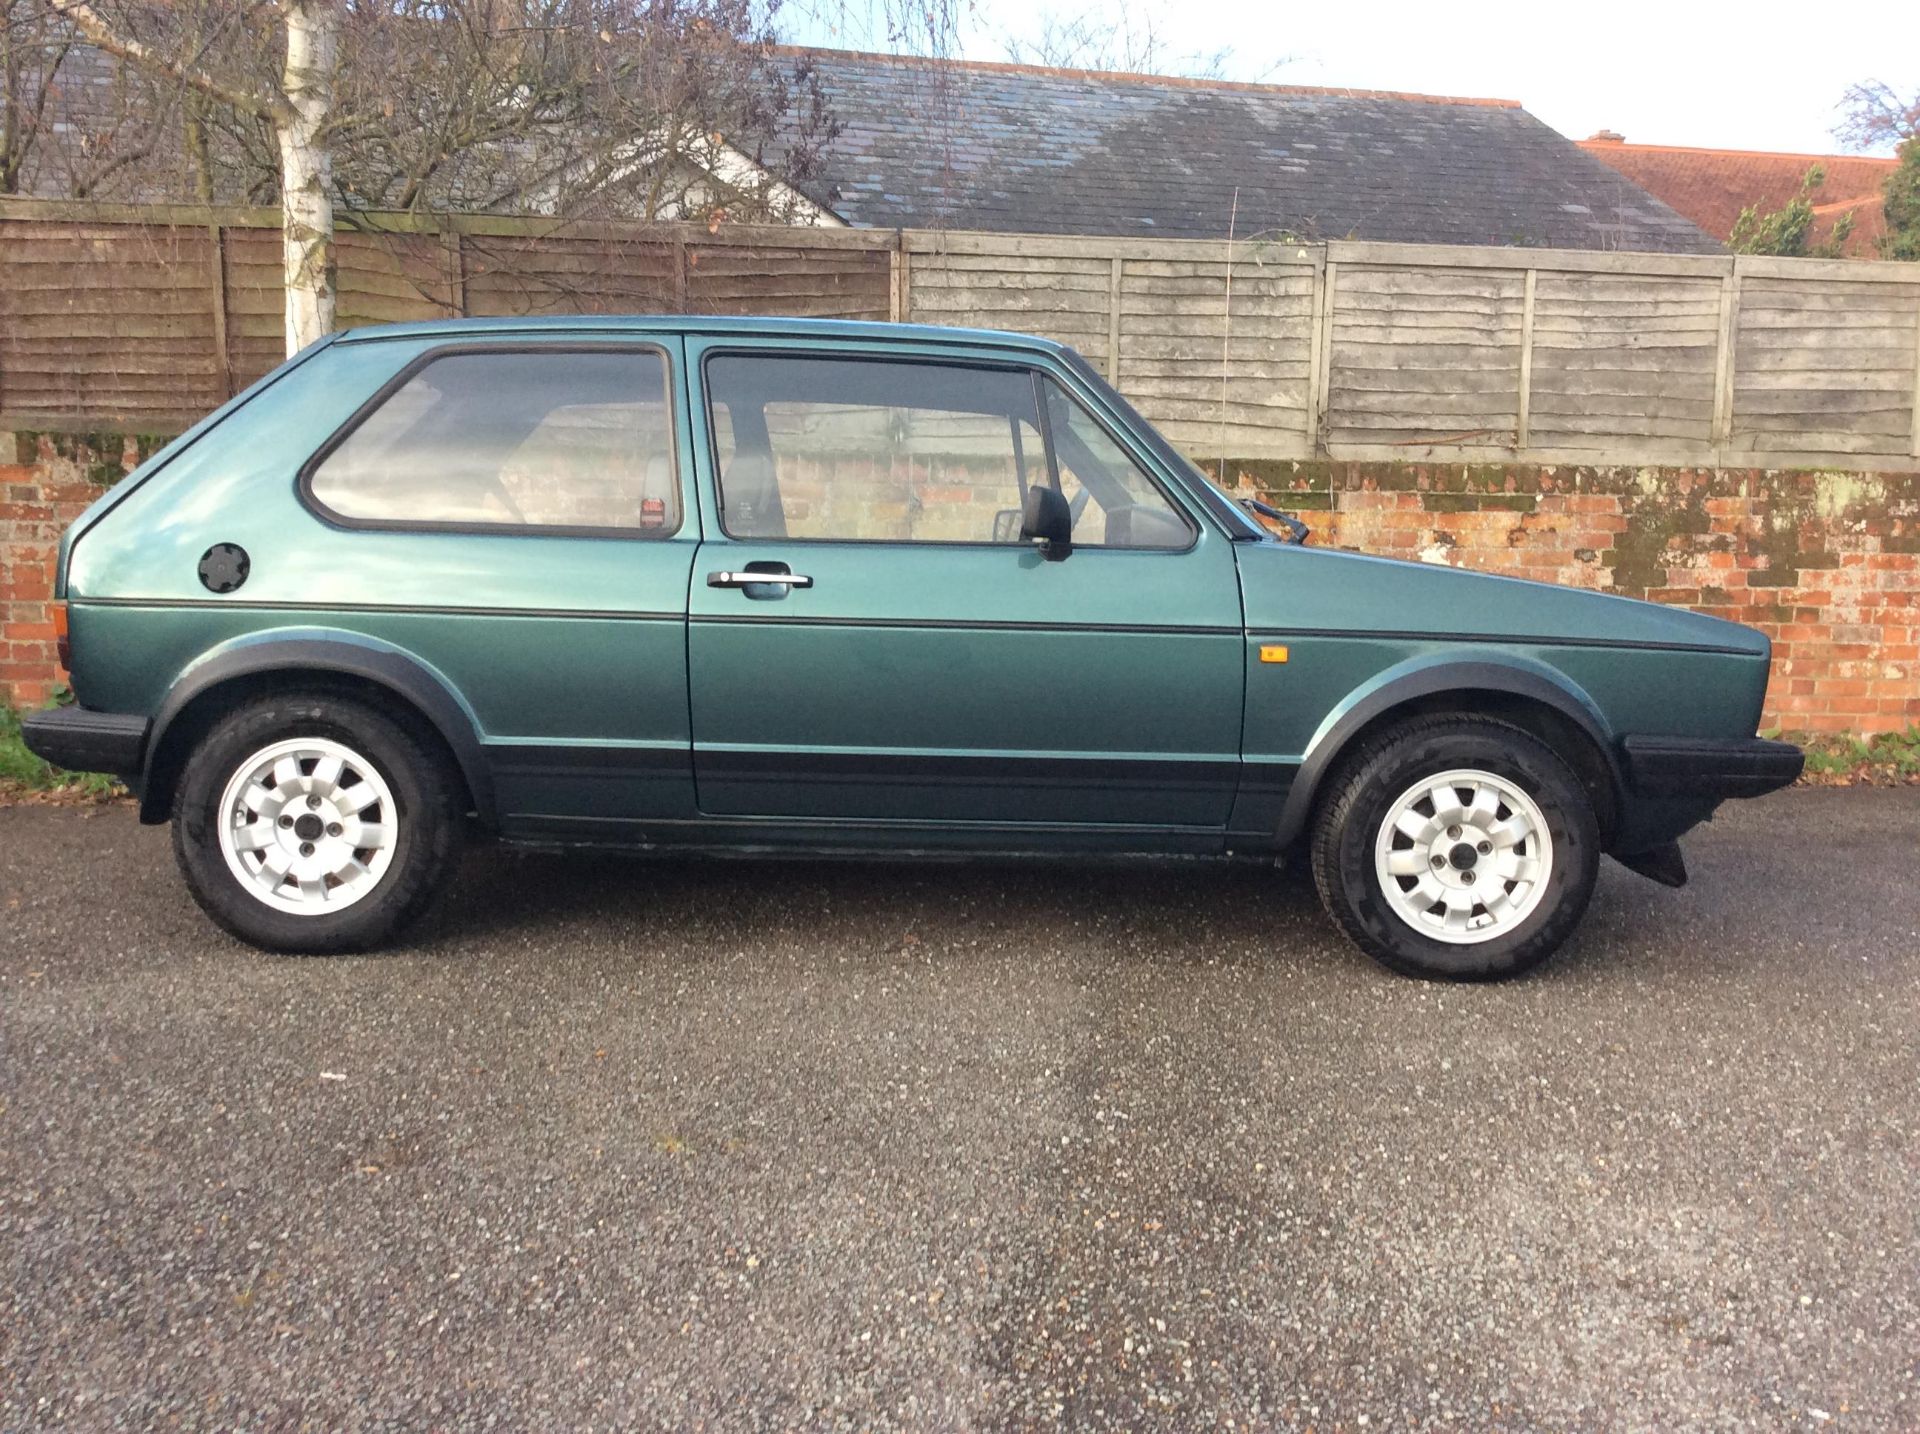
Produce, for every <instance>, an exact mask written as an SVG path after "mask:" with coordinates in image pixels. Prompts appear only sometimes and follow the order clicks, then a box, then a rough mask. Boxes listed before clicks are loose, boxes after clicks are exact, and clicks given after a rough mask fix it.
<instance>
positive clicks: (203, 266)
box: [0, 219, 226, 427]
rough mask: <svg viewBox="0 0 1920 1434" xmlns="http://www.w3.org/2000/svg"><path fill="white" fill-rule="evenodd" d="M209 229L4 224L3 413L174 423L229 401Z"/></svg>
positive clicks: (0, 282) (0, 261) (107, 422)
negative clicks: (217, 337)
mask: <svg viewBox="0 0 1920 1434" xmlns="http://www.w3.org/2000/svg"><path fill="white" fill-rule="evenodd" d="M214 253H215V251H214V241H213V234H212V232H211V231H210V230H209V229H207V228H205V227H197V228H179V227H170V226H162V225H144V224H143V225H126V224H90V223H83V222H53V223H39V222H34V221H27V222H16V221H12V220H6V219H0V383H3V384H4V389H0V398H3V402H0V409H4V411H5V412H6V413H8V414H14V413H18V414H22V415H29V416H31V415H48V414H66V413H76V412H77V413H82V414H86V415H88V416H89V419H90V421H93V422H95V424H96V426H113V425H125V426H128V427H138V426H141V425H163V426H164V425H172V424H174V423H177V422H178V420H179V419H180V418H181V417H182V416H184V415H193V416H198V415H199V414H200V413H204V412H205V411H206V410H208V409H210V408H213V407H216V406H217V405H219V404H220V403H221V402H223V401H224V400H225V398H226V392H225V371H224V366H223V365H222V363H221V361H220V358H219V355H218V353H217V351H216V348H215V345H214V342H213V338H214V325H215V317H214V315H215V310H216V308H217V295H216V288H217V285H216V270H215V268H214Z"/></svg>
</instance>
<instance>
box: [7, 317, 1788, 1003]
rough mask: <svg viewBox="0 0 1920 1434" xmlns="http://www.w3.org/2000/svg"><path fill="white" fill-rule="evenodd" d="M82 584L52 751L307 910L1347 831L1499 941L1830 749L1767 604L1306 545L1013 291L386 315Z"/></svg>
mask: <svg viewBox="0 0 1920 1434" xmlns="http://www.w3.org/2000/svg"><path fill="white" fill-rule="evenodd" d="M1272 516H1274V517H1276V518H1278V517H1279V515H1277V514H1276V515H1272ZM1296 531H1297V530H1296ZM58 581H59V588H58V596H59V598H60V599H61V600H62V601H63V602H64V604H65V606H64V608H63V609H61V614H62V616H63V618H64V621H65V622H66V623H67V624H68V631H67V637H66V639H65V640H66V642H67V648H68V666H69V668H70V670H71V673H72V683H73V690H74V693H75V694H76V696H77V698H78V703H77V705H74V706H70V707H67V708H64V709H59V710H54V711H50V712H46V713H41V714H38V715H36V716H34V717H32V718H30V719H29V720H28V722H27V725H26V735H27V741H28V743H29V745H30V746H32V748H33V749H34V750H35V751H36V752H38V753H40V754H41V755H42V756H44V757H46V758H47V759H48V760H50V761H52V762H55V763H58V764H60V765H63V766H69V767H79V768H87V769H93V770H102V771H109V772H115V773H118V774H120V775H121V776H123V777H125V778H126V780H127V781H128V783H129V784H130V785H131V786H132V788H133V790H134V791H135V792H136V793H137V794H138V796H139V800H140V813H141V817H142V819H143V820H145V821H148V822H163V821H167V820H169V819H170V820H171V821H172V823H173V841H174V849H175V851H176V853H177V855H178V858H179V863H180V867H181V870H182V871H183V872H184V874H185V877H186V880H187V883H188V885H189V886H190V887H191V888H192V891H193V894H194V896H195V898H196V899H197V900H198V901H199V903H200V905H201V906H202V907H204V908H205V910H206V911H207V913H208V914H209V915H210V916H212V917H213V919H214V920H215V921H217V922H219V923H220V924H221V925H222V926H224V927H225V928H226V929H227V930H228V931H230V932H232V933H234V934H235V935H237V936H239V937H241V938H242V939H244V940H247V941H250V942H253V943H255V944H257V945H259V946H263V947H267V948H271V949H274V950H285V951H315V952H321V951H348V950H360V949H365V948H368V947H372V946H375V945H377V944H379V943H381V942H383V941H385V940H386V939H388V938H389V937H390V936H391V935H392V934H393V933H394V932H395V931H396V930H397V929H399V928H400V927H401V926H402V925H403V924H404V923H405V922H406V921H407V920H408V919H409V918H411V917H413V916H415V915H416V914H418V913H419V912H420V911H421V909H422V908H423V907H424V906H425V905H427V904H428V903H429V902H430V900H431V899H432V897H433V895H434V893H435V891H436V890H437V889H438V888H439V887H440V886H441V885H442V883H443V881H444V879H445V878H446V876H447V874H448V872H449V869H450V867H451V865H452V863H453V862H454V860H455V856H456V853H457V850H458V847H459V843H460V839H461V838H462V836H463V834H464V833H466V832H467V831H468V830H475V831H480V832H485V833H491V834H494V835H496V836H498V837H500V838H503V839H505V840H509V841H519V842H536V843H541V844H547V845H552V844H572V843H606V844H615V845H624V846H633V847H647V848H659V847H667V846H689V847H708V848H734V849H741V848H746V849H772V848H787V849H801V850H807V851H818V852H858V851H877V852H886V853H892V854H907V853H912V852H934V851H954V850H966V851H1000V852H1006V851H1022V852H1035V851H1048V852H1079V851H1098V852H1122V853H1161V854H1166V853H1177V854H1185V855H1195V856H1235V857H1252V858H1260V859H1266V860H1272V859H1273V858H1275V857H1276V856H1278V855H1280V854H1282V853H1284V852H1285V851H1287V850H1288V849H1290V848H1295V847H1303V848H1304V849H1305V851H1306V853H1307V854H1308V857H1309V859H1310V861H1311V865H1312V868H1313V873H1314V878H1315V881H1316V882H1317V884H1318V887H1319V890H1320V894H1321V896H1322V898H1323V899H1324V901H1325V903H1326V906H1327V910H1328V911H1329V912H1330V913H1331V914H1332V916H1333V919H1334V920H1335V921H1336V922H1337V923H1339V925H1340V927H1341V929H1342V930H1343V931H1345V932H1346V933H1347V935H1348V936H1349V937H1351V938H1352V939H1353V940H1354V941H1355V942H1356V943H1357V944H1358V945H1359V946H1361V947H1362V948H1364V949H1365V950H1366V951H1368V952H1369V953H1371V954H1372V955H1373V956H1375V957H1377V958H1378V959H1379V960H1381V961H1383V962H1384V963H1386V964H1387V965H1388V966H1390V967H1392V968H1393V969H1395V970H1397V971H1402V972H1406V973H1409V974H1415V975H1420V976H1431V977H1444V978H1455V979H1462V978H1484V977H1493V976H1502V975H1509V974H1513V973H1516V972H1519V971H1521V970H1524V969H1526V968H1527V967H1530V966H1532V965H1534V964H1535V963H1537V962H1538V961H1540V960H1541V959H1543V958H1544V957H1546V956H1547V955H1548V954H1550V953H1551V952H1552V951H1553V950H1554V949H1555V948H1556V947H1558V946H1559V945H1560V943H1561V942H1562V941H1563V940H1565V939H1566V937H1567V934H1568V932H1569V931H1570V930H1571V929H1572V928H1573V926H1574V925H1575V923H1576V922H1577V921H1578V920H1579V918H1580V916H1581V913H1582V911H1583V910H1584V908H1585V907H1586V905H1587V900H1588V897H1589V896H1590V895H1591V893H1592V891H1593V886H1594V881H1595V876H1596V871H1597V867H1598V863H1599V859H1600V857H1601V855H1602V853H1608V854H1611V855H1612V856H1613V857H1615V858H1616V859H1617V860H1619V861H1621V862H1623V863H1624V864H1625V865H1627V866H1629V867H1631V868H1633V869H1634V870H1636V871H1639V872H1642V873H1644V874H1646V875H1648V876H1650V877H1653V878H1654V879H1655V880H1658V881H1663V882H1666V883H1668V884H1671V885H1678V884H1679V883H1681V882H1682V881H1684V880H1685V868H1684V866H1683V865H1682V864H1681V858H1680V852H1679V848H1678V845H1677V839H1678V838H1679V836H1680V835H1681V834H1682V833H1684V832H1685V831H1687V830H1688V828H1690V827H1692V826H1694V825H1695V824H1696V823H1698V822H1700V821H1702V820H1704V819H1705V818H1706V817H1708V816H1709V815H1710V814H1711V813H1712V812H1713V810H1714V808H1715V807H1716V806H1717V805H1718V804H1719V803H1720V802H1721V801H1722V800H1723V799H1725V798H1728V797H1739V796H1753V795H1756V794H1758V793H1761V792H1766V791H1770V790H1772V789H1773V788H1776V787H1779V786H1782V785H1784V784H1786V783H1788V782H1791V781H1792V780H1793V779H1794V777H1795V776H1796V775H1797V774H1798V772H1799V770H1800V765H1801V754H1800V752H1799V751H1798V750H1797V749H1796V748H1794V747H1792V746H1789V745H1786V744H1784V743H1778V742H1769V741H1764V740H1761V739H1759V738H1757V737H1756V736H1755V735H1754V733H1755V727H1756V724H1757V723H1758V720H1759V717H1760V711H1761V703H1762V700H1763V697H1764V695H1765V692H1766V685H1767V659H1768V643H1767V639H1766V638H1765V637H1763V636H1762V635H1761V634H1759V633H1757V632H1754V631H1751V630H1750V629H1747V628H1744V627H1740V626H1737V625H1735V624H1732V623H1727V622H1721V621H1718V620H1716V619H1713V618H1708V617H1704V616H1701V615H1699V614H1695V613H1689V612H1683V611H1676V610H1673V609H1669V608H1662V607H1657V606H1653V605H1650V604H1647V603H1640V602H1633V601H1629V600H1626V599H1623V598H1617V597H1612V596H1608V595H1605V594H1598V593H1589V592H1578V591H1573V590H1570V589H1563V588H1556V587H1551V586H1544V585H1540V584H1535V583H1525V582H1518V581H1514V580H1510V579H1506V578H1499V577H1493V576H1488V575H1482V574H1475V573H1467V572H1460V571H1455V570H1452V569H1448V568H1443V567H1435V566H1429V565H1424V564H1419V563H1407V562H1396V561H1391V560H1387V559H1381V558H1372V557H1365V556H1361V555H1358V554H1354V553H1344V552H1332V551H1323V550H1320V549H1316V548H1312V547H1307V546H1304V545H1302V544H1301V543H1300V542H1299V541H1297V540H1294V541H1287V540H1283V539H1281V538H1277V537H1275V536H1273V535H1271V534H1270V533H1269V532H1268V531H1267V529H1266V528H1265V527H1264V526H1263V525H1262V524H1261V523H1259V522H1257V521H1256V520H1255V519H1254V518H1253V517H1251V516H1249V514H1248V513H1247V512H1246V511H1245V510H1244V508H1243V507H1242V506H1240V505H1239V504H1236V503H1235V502H1234V501H1232V500H1231V499H1229V498H1228V497H1227V496H1226V495H1224V494H1223V493H1221V492H1220V491H1219V490H1218V489H1216V488H1214V487H1213V486H1212V485H1210V484H1209V483H1208V482H1207V480H1206V479H1205V477H1204V476H1203V475H1202V474H1201V473H1200V472H1199V471H1198V470H1197V469H1195V468H1194V467H1193V466H1192V465H1191V464H1190V463H1188V462H1187V461H1186V460H1185V459H1183V458H1182V457H1181V456H1180V455H1179V454H1178V453H1177V452H1176V451H1175V450H1174V449H1173V448H1172V447H1171V446H1170V445H1169V444H1168V443H1167V441H1166V440H1165V439H1164V438H1162V437H1161V436H1160V435H1159V434H1157V433H1156V432H1155V431H1154V430H1153V429H1152V428H1151V427H1150V426H1149V425H1148V424H1147V423H1146V422H1145V421H1144V420H1143V419H1142V418H1141V417H1140V416H1139V415H1138V414H1137V413H1135V412H1134V411H1133V409H1132V408H1130V407H1129V406H1128V404H1127V403H1126V401H1125V400H1124V399H1123V398H1122V397H1121V396H1120V395H1119V394H1118V393H1116V392H1115V391H1114V390H1113V389H1112V388H1111V387H1109V386H1108V385H1107V384H1106V383H1105V382H1103V381H1102V379H1101V378H1100V376H1099V375H1098V374H1097V373H1095V371H1094V370H1093V369H1092V368H1091V367H1090V366H1089V365H1088V364H1087V363H1086V362H1085V361H1084V360H1082V359H1081V358H1080V357H1079V356H1078V355H1076V354H1075V353H1073V352H1072V351H1071V350H1070V349H1066V348H1063V347H1061V346H1059V345H1057V344H1053V343H1049V342H1046V341H1044V340H1040V339H1033V338H1026V337H1022V336H1019V335H1014V334H996V333H980V332H969V331H964V330H951V329H931V328H917V327H907V326H898V325H878V324H874V325H863V324H842V323H821V322H806V321H798V320H777V319H767V320H705V319H688V318H671V319H665V318H662V319H619V318H610V319H551V320H523V321H479V322H472V321H468V322H448V323H441V324H413V325H403V326H398V327H390V328H379V329H366V330H359V331H356V332H352V333H348V334H344V335H340V336H337V337H335V338H333V339H330V340H328V341H326V342H323V343H320V344H316V345H314V346H313V347H311V348H309V349H308V350H306V351H305V352H303V353H302V354H300V355H299V356H298V357H296V358H294V359H293V360H291V361H289V362H288V363H287V364H286V365H284V366H283V367H282V368H280V369H279V370H278V371H277V372H275V373H273V374H272V375H270V376H269V377H267V378H266V379H264V380H263V381H262V382H260V383H259V384H257V385H256V386H255V387H253V388H252V389H250V390H249V391H248V392H246V393H244V394H242V395H241V396H240V397H238V398H236V399H235V400H233V401H232V402H231V403H229V404H228V405H227V406H226V407H224V408H222V409H221V410H220V411H219V412H217V413H215V414H213V415H212V416H211V417H210V418H208V419H207V420H205V421H204V422H203V423H201V424H200V425H198V426H197V427H195V428H194V429H192V430H190V431H189V432H188V433H186V434H185V435H183V436H182V437H181V438H180V439H179V440H178V441H177V442H175V443H173V444H172V445H171V446H169V447H168V448H166V449H165V450H164V451H162V452H161V453H159V454H158V455H156V456H155V457H154V458H153V459H152V460H151V461H149V462H148V463H146V464H145V465H144V466H143V467H141V468H140V469H139V470H138V471H137V472H135V473H134V474H132V475H131V476H130V477H129V478H128V479H127V480H126V481H125V482H124V483H122V484H120V485H119V486H118V487H117V488H115V489H114V490H113V491H112V492H110V493H108V494H107V495H106V496H104V497H103V498H102V499H101V500H100V501H99V502H98V503H96V504H95V505H94V506H93V507H92V508H91V509H90V510H89V511H88V512H87V513H86V514H85V515H84V516H83V517H82V518H81V519H80V520H79V521H78V522H77V523H75V524H74V526H73V528H72V529H71V530H70V531H69V532H68V534H67V535H66V539H65V542H64V544H63V546H62V551H61V558H60V568H59V580H58ZM1063 899H1064V898H1063Z"/></svg>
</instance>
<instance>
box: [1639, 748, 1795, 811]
mask: <svg viewBox="0 0 1920 1434" xmlns="http://www.w3.org/2000/svg"><path fill="white" fill-rule="evenodd" d="M1620 745H1621V748H1622V749H1623V750H1624V751H1625V752H1626V754H1627V772H1628V775H1629V777H1630V778H1631V779H1632V782H1633V788H1634V790H1635V791H1637V792H1639V793H1640V795H1642V796H1645V797H1759V796H1764V795H1766V794H1767V793H1768V792H1774V791H1778V790H1779V789H1780V788H1782V787H1785V786H1790V785H1792V784H1793V782H1795V781H1796V780H1797V779H1798V778H1799V776H1800V772H1801V769H1802V768H1803V767H1805V765H1806V760H1807V759H1806V754H1805V753H1804V752H1802V751H1801V750H1800V749H1799V748H1798V747H1796V746H1794V745H1793V744H1792V743H1791V742H1773V741H1769V740H1768V739H1766V738H1764V737H1731V738H1727V737H1644V736H1631V737H1626V738H1623V739H1622V740H1621V743H1620Z"/></svg>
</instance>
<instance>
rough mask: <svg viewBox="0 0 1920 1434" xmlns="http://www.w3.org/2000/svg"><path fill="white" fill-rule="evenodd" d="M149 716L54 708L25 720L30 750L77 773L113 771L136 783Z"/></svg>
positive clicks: (23, 735) (23, 729)
mask: <svg viewBox="0 0 1920 1434" xmlns="http://www.w3.org/2000/svg"><path fill="white" fill-rule="evenodd" d="M151 725H152V724H151V723H150V722H149V721H148V720H147V719H146V718H145V717H136V716H131V715H128V714H126V713H122V712H93V711H90V710H88V709H87V708H85V707H54V708H50V709H48V710H47V711H45V712H30V713H28V714H27V715H26V716H25V717H23V718H22V719H21V721H20V737H21V740H22V741H24V742H25V743H26V744H27V750H28V751H29V752H32V753H33V754H34V755H35V756H36V757H43V758H45V759H46V760H47V761H49V762H51V763H53V765H54V766H56V767H65V768H66V769H67V770H68V771H72V772H110V773H112V774H113V775H114V776H116V777H119V778H120V779H121V780H123V781H127V782H131V781H133V780H134V779H135V778H136V777H138V776H139V775H140V768H141V763H142V761H143V760H144V759H145V757H146V750H147V729H148V728H149V727H150V726H151Z"/></svg>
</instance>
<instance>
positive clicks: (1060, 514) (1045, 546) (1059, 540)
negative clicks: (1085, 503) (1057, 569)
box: [1020, 483, 1073, 563]
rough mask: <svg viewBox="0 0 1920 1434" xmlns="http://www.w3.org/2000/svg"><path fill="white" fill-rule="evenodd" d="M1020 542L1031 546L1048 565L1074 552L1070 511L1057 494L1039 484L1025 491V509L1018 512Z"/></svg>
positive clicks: (1064, 501) (1071, 511)
mask: <svg viewBox="0 0 1920 1434" xmlns="http://www.w3.org/2000/svg"><path fill="white" fill-rule="evenodd" d="M1020 538H1021V541H1022V542H1028V543H1032V544H1033V545H1034V547H1036V548H1038V549H1039V550H1040V553H1041V556H1042V557H1044V558H1045V559H1046V560H1047V561H1048V562H1050V563H1057V562H1059V561H1060V560H1061V559H1062V558H1064V557H1066V556H1067V555H1068V554H1069V553H1071V552H1072V551H1073V510H1072V509H1071V508H1069V507H1068V506H1067V500H1066V499H1065V498H1063V497H1061V496H1060V493H1059V490H1057V489H1054V488H1048V487H1045V486H1044V485H1042V484H1039V483H1036V484H1034V485H1033V487H1031V488H1029V489H1027V501H1026V506H1025V507H1023V508H1022V509H1021V511H1020Z"/></svg>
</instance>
